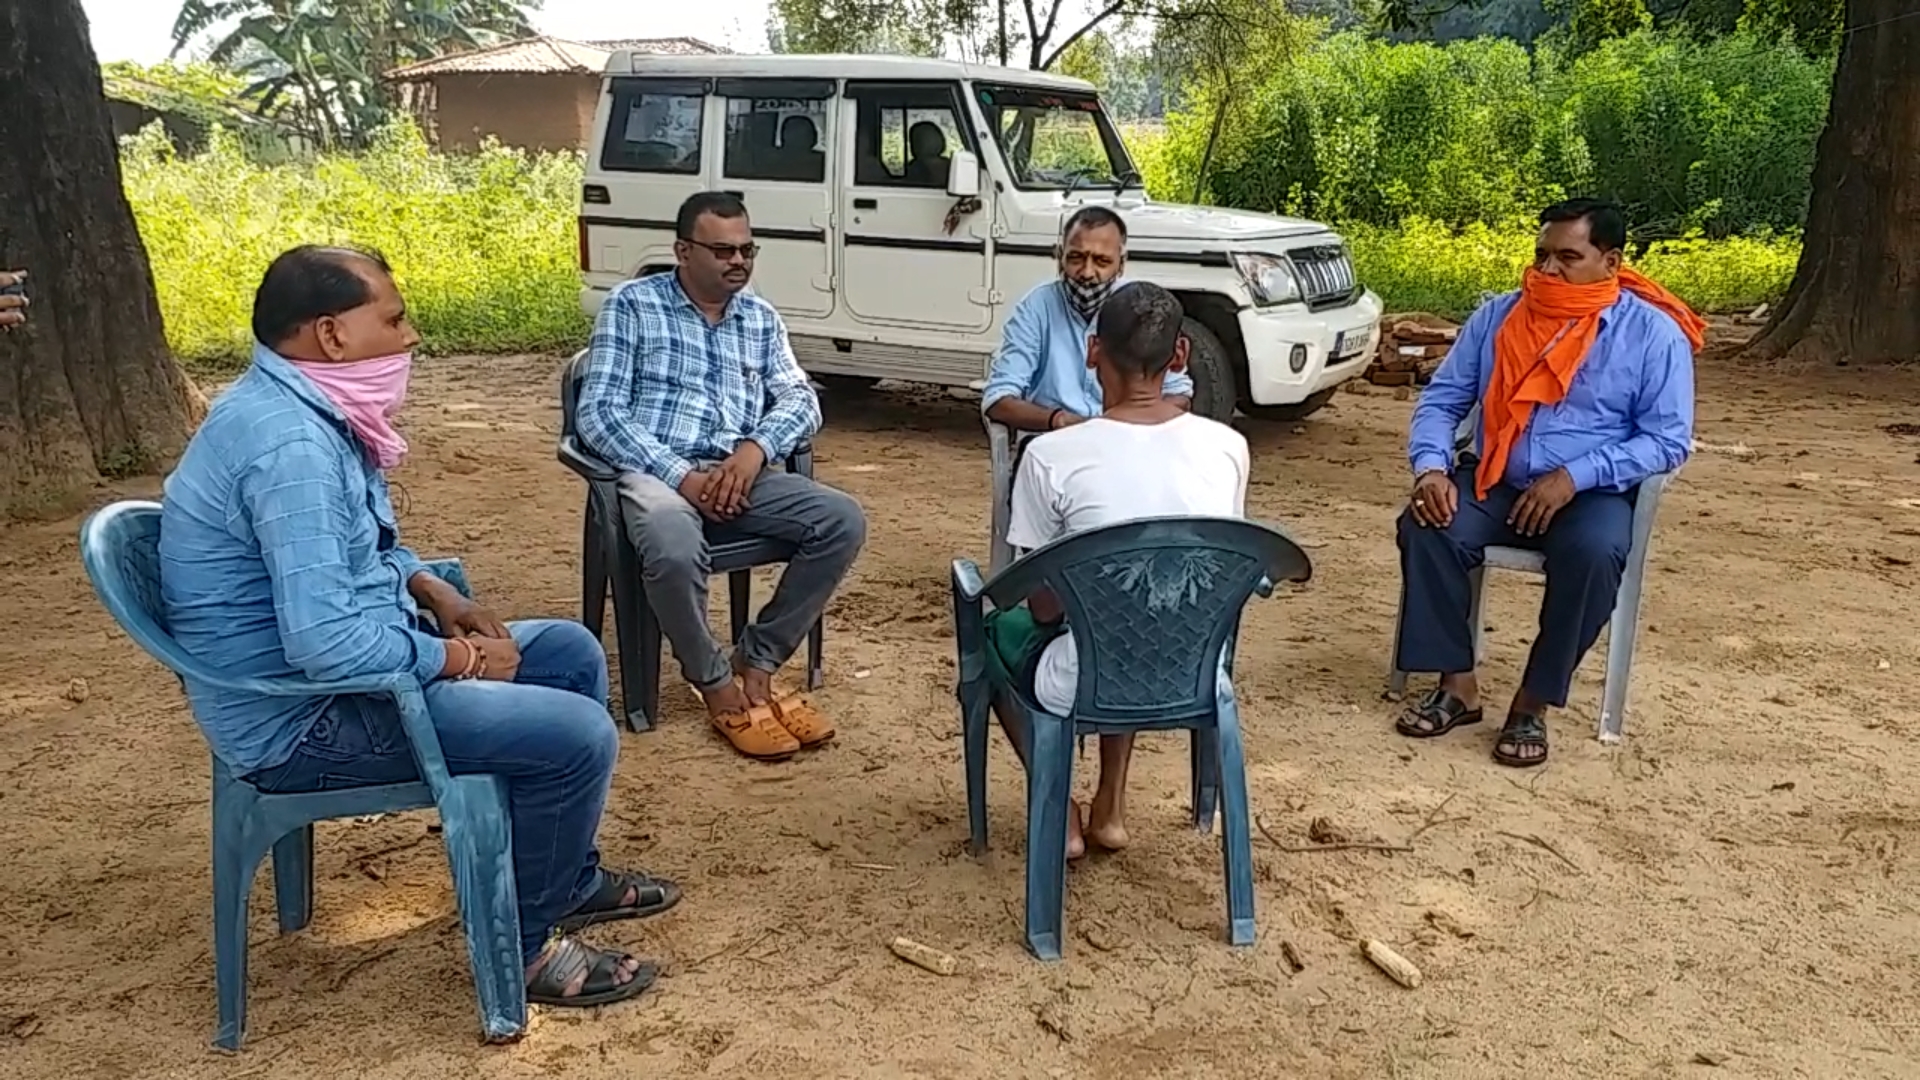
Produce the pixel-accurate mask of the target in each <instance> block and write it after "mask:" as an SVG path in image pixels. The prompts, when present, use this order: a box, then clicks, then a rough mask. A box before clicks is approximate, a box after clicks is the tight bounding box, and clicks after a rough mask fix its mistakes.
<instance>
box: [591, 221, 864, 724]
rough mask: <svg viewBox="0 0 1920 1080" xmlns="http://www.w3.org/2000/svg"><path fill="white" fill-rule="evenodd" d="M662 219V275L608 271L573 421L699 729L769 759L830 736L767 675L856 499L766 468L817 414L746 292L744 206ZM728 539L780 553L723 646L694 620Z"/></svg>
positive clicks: (809, 429) (851, 521) (825, 591)
mask: <svg viewBox="0 0 1920 1080" xmlns="http://www.w3.org/2000/svg"><path fill="white" fill-rule="evenodd" d="M676 235H677V240H676V241H675V243H674V254H675V256H676V258H677V259H678V261H679V266H678V268H677V269H676V270H675V271H674V272H673V273H663V274H653V275H650V276H648V277H643V278H639V279H637V280H634V281H629V282H626V283H625V284H623V285H621V286H620V287H618V288H616V289H614V290H613V293H612V294H611V295H610V296H608V297H607V300H606V303H605V305H604V306H603V307H602V308H601V309H600V319H599V323H598V325H596V326H595V327H594V331H593V339H592V341H591V342H590V343H589V344H588V346H587V359H586V365H585V372H584V377H583V378H582V381H581V387H580V401H579V406H578V407H579V414H578V415H577V416H576V417H575V422H576V423H577V425H578V427H579V434H580V438H581V440H582V441H584V442H585V443H586V444H587V445H588V446H589V447H591V448H592V449H593V450H594V452H595V453H597V454H599V455H600V456H601V457H602V458H603V459H605V460H606V461H607V462H608V463H609V464H611V465H613V466H614V467H615V468H616V469H619V470H620V472H621V477H620V498H621V500H622V508H621V517H622V519H623V520H624V521H625V523H626V527H627V533H628V536H629V537H630V538H631V540H632V542H633V545H634V548H635V550H637V551H638V552H639V553H640V566H641V571H640V573H641V579H642V583H643V585H644V587H645V588H646V592H647V603H648V605H649V606H651V607H652V608H653V612H654V615H655V616H656V617H657V618H658V619H659V621H660V630H661V633H663V634H664V635H665V636H666V638H667V640H668V641H670V642H672V643H673V654H674V656H676V657H678V658H679V660H680V669H681V672H682V673H683V674H684V675H685V676H686V679H687V681H688V682H690V683H692V684H693V685H694V687H695V688H696V689H698V690H699V691H700V696H701V697H702V698H703V699H704V700H705V701H706V704H707V713H708V715H709V716H710V717H711V719H712V721H713V725H714V727H715V729H717V730H718V731H719V732H720V733H721V734H722V735H723V736H725V737H726V739H727V741H728V742H730V743H732V744H733V746H734V748H735V749H736V750H738V751H739V752H740V753H742V754H744V755H746V756H748V757H752V758H758V759H763V760H780V759H783V758H788V757H791V756H793V755H794V754H795V753H797V752H798V751H799V750H800V749H801V748H803V747H813V746H818V745H820V744H821V743H824V742H826V741H827V740H828V739H831V738H832V737H833V733H834V729H833V725H832V723H831V722H829V721H828V720H827V718H826V717H825V716H824V715H822V714H821V712H820V711H819V710H818V709H817V708H815V707H814V706H813V705H811V704H809V703H808V702H807V701H806V700H805V699H804V698H803V697H802V696H801V695H799V694H797V693H781V692H777V691H775V689H774V687H773V675H774V673H775V672H776V671H778V670H779V669H780V667H781V666H782V665H784V664H785V663H786V662H787V660H788V659H790V658H791V657H792V656H793V654H794V652H795V650H797V649H798V648H799V646H800V643H801V641H802V640H804V639H805V637H806V634H807V631H808V629H809V628H811V627H812V626H813V624H814V623H815V621H817V620H818V619H819V618H820V613H821V612H822V611H824V610H826V606H827V601H828V600H829V599H830V598H831V597H832V596H833V593H834V590H835V589H837V588H839V586H840V582H841V580H842V579H843V578H845V577H846V575H847V571H848V570H849V569H850V568H851V567H852V566H853V560H854V557H855V556H856V555H858V554H859V552H860V547H861V545H862V544H864V543H865V542H866V536H867V521H866V515H865V514H864V513H862V512H861V510H860V505H859V504H858V503H856V502H854V501H853V499H852V498H851V497H849V496H848V495H846V494H845V493H844V492H840V491H836V490H834V489H833V488H830V487H826V486H824V485H822V484H818V483H815V482H814V481H813V480H811V479H809V478H807V477H804V476H798V475H795V474H793V473H789V472H787V471H786V470H784V469H779V468H771V469H770V468H768V467H767V465H768V463H769V462H777V461H779V460H781V459H783V458H785V457H786V456H787V455H788V454H790V453H792V452H793V450H794V448H795V447H797V446H799V445H800V443H801V442H802V441H804V440H806V439H808V438H811V437H812V436H813V434H814V433H815V432H816V431H818V430H819V429H820V400H819V398H818V397H816V396H815V394H814V392H813V384H812V383H811V382H809V381H808V379H807V375H806V373H805V372H803V371H801V370H800V365H799V363H798V362H796V361H795V360H794V356H793V348H792V346H791V345H790V344H789V343H788V341H787V328H786V324H785V323H784V322H782V321H781V319H780V314H779V312H777V311H775V310H774V308H773V305H772V304H769V303H767V302H766V301H765V300H762V299H761V298H759V297H758V296H755V295H753V294H752V293H750V292H747V291H746V288H747V282H748V281H749V280H750V279H751V278H752V276H753V260H754V256H755V255H757V254H758V253H759V248H758V247H757V246H756V245H755V244H754V242H753V229H752V227H751V225H750V223H749V222H748V220H747V208H746V206H745V205H744V204H743V203H742V202H741V201H740V200H739V198H737V197H735V196H733V195H729V194H726V193H724V192H717V191H710V192H703V193H700V194H697V195H694V196H693V197H691V198H689V199H688V200H687V201H686V202H685V203H683V204H682V205H681V207H680V213H679V217H678V220H677V221H676ZM742 538H768V539H776V540H782V541H786V542H789V543H792V544H793V545H794V546H795V554H794V557H793V559H792V560H791V561H790V562H789V563H788V564H787V568H786V571H785V572H784V573H783V574H782V575H781V577H780V585H779V587H778V588H777V589H776V590H775V591H774V594H773V599H772V600H771V601H770V602H769V603H768V604H767V606H766V607H765V608H762V609H761V611H760V616H759V618H758V619H757V620H755V621H754V622H753V623H751V624H749V625H748V626H747V628H746V630H745V631H744V632H743V633H742V634H741V637H740V640H739V641H736V642H733V643H732V648H731V650H730V653H731V655H729V650H728V649H727V648H726V647H725V646H723V645H722V643H720V642H718V641H716V640H714V637H713V632H712V631H711V630H709V629H708V627H707V577H708V566H709V564H708V558H707V552H708V545H709V544H710V543H724V542H727V541H730V540H736V539H742Z"/></svg>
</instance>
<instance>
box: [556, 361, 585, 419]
mask: <svg viewBox="0 0 1920 1080" xmlns="http://www.w3.org/2000/svg"><path fill="white" fill-rule="evenodd" d="M586 361H587V351H586V350H585V349H582V350H580V351H579V352H577V353H574V354H573V359H571V360H569V361H567V365H566V366H565V367H564V368H561V369H560V434H561V435H562V436H567V435H575V434H578V432H576V431H575V430H574V412H575V410H577V409H578V408H579V407H580V381H581V379H582V378H584V377H585V375H586V367H587V363H586Z"/></svg>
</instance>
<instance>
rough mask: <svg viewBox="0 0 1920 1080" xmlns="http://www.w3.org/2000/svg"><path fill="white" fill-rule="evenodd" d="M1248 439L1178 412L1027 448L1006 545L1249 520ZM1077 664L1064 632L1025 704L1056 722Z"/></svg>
mask: <svg viewBox="0 0 1920 1080" xmlns="http://www.w3.org/2000/svg"><path fill="white" fill-rule="evenodd" d="M1247 472H1248V456H1247V439H1246V436H1244V435H1241V434H1240V433H1239V432H1237V431H1235V430H1233V429H1232V428H1230V427H1228V426H1227V425H1225V424H1222V423H1219V422H1218V421H1214V420H1209V419H1207V418H1206V417H1203V416H1195V415H1193V414H1191V413H1183V414H1181V415H1180V416H1177V417H1175V418H1173V419H1172V420H1167V421H1164V422H1162V423H1158V424H1129V423H1126V422H1125V421H1121V420H1108V419H1106V418H1104V417H1095V418H1093V419H1091V420H1088V421H1086V422H1085V423H1081V424H1075V425H1073V426H1072V427H1066V428H1061V429H1060V430H1058V431H1050V432H1047V433H1045V434H1043V435H1039V436H1037V437H1035V438H1034V439H1032V440H1031V441H1029V442H1028V443H1027V445H1026V450H1025V451H1024V454H1023V456H1022V457H1021V460H1020V472H1019V474H1018V475H1017V476H1015V477H1014V480H1013V515H1012V517H1011V519H1010V520H1009V521H1008V523H1007V543H1009V544H1011V545H1012V546H1014V547H1016V548H1025V549H1027V550H1029V551H1030V550H1032V549H1034V548H1037V547H1041V546H1043V545H1045V544H1048V543H1051V542H1052V541H1054V540H1058V539H1060V538H1061V537H1063V536H1068V535H1071V534H1073V533H1077V532H1084V531H1086V530H1087V529H1097V528H1099V527H1101V526H1103V525H1117V524H1119V523H1120V522H1123V521H1133V520H1136V519H1138V518H1148V517H1168V516H1176V515H1193V516H1204V517H1245V516H1246V515H1247ZM1079 684H1080V656H1079V653H1077V652H1075V651H1074V646H1073V635H1072V633H1071V632H1068V633H1065V634H1062V635H1060V636H1059V637H1057V638H1055V639H1054V640H1053V641H1051V642H1049V643H1048V644H1047V648H1046V651H1045V652H1044V653H1042V654H1041V655H1040V662H1039V666H1038V667H1037V669H1036V670H1035V672H1034V678H1033V696H1034V699H1035V700H1037V701H1038V702H1039V703H1040V705H1041V707H1042V708H1044V709H1046V710H1047V711H1048V712H1050V713H1053V714H1054V715H1056V716H1065V715H1067V714H1068V713H1069V712H1070V711H1072V709H1073V697H1074V693H1075V691H1076V690H1077V689H1078V687H1079Z"/></svg>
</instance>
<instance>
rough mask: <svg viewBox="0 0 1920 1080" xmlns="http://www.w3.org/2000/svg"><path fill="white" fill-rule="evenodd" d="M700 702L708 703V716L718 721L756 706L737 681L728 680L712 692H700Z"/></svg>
mask: <svg viewBox="0 0 1920 1080" xmlns="http://www.w3.org/2000/svg"><path fill="white" fill-rule="evenodd" d="M700 700H702V701H704V702H706V703H707V715H708V716H711V717H713V718H715V719H716V720H717V719H719V718H720V717H722V716H728V715H732V714H735V713H744V712H746V711H747V710H748V709H751V708H753V704H754V703H753V699H752V698H749V697H748V696H747V692H746V690H745V689H743V688H742V687H741V685H740V683H739V681H738V680H736V679H728V680H727V681H726V682H724V683H721V684H720V685H719V686H716V687H714V688H713V689H711V690H702V691H700Z"/></svg>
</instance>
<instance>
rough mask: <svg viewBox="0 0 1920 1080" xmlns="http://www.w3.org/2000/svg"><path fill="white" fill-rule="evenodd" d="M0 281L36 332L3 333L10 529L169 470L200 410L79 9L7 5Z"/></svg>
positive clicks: (3, 443) (0, 38)
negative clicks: (23, 306)
mask: <svg viewBox="0 0 1920 1080" xmlns="http://www.w3.org/2000/svg"><path fill="white" fill-rule="evenodd" d="M0 102H4V103H5V104H4V106H0V148H3V149H0V268H4V269H9V270H12V269H23V270H26V271H27V272H28V277H27V289H28V293H29V295H30V296H31V298H32V301H33V303H32V306H31V307H30V308H29V309H28V312H27V316H28V322H27V324H26V325H25V326H21V327H18V328H16V329H14V330H13V331H12V332H11V333H0V519H5V518H11V517H23V516H25V517H41V516H51V515H57V514H60V513H64V512H67V511H69V510H71V509H73V508H75V507H76V506H77V505H79V504H80V503H81V502H82V501H83V500H84V499H85V498H86V496H87V495H88V494H89V492H90V490H91V488H92V487H93V485H95V484H96V483H98V482H99V481H100V480H101V478H103V477H118V476H125V475H129V474H134V473H142V472H150V471H154V470H156V469H159V468H163V467H165V466H167V465H169V464H171V463H172V461H173V460H174V459H175V458H176V457H177V456H178V455H179V453H180V450H181V449H182V447H184V446H185V445H186V440H187V436H188V434H189V432H190V430H191V428H192V425H193V423H194V421H195V420H196V419H197V415H196V414H197V412H198V410H199V407H200V402H199V397H198V394H197V393H196V392H195V391H194V389H193V387H192V384H191V383H190V382H188V380H187V378H186V375H185V374H184V373H183V372H181V370H180V368H179V366H178V365H177V364H176V363H175V362H174V359H173V355H172V354H171V353H170V352H169V351H168V350H167V342H166V337H165V335H164V333H163V332H162V328H161V323H160V305H159V302H158V301H157V300H156V299H155V298H154V292H153V273H152V271H151V270H150V269H149V267H148V265H147V249H146V245H145V244H144V243H142V242H141V239H140V233H139V232H138V230H136V229H135V228H134V222H133V211H132V210H131V209H130V208H129V207H128V205H127V197H126V192H125V191H124V190H122V188H121V180H120V158H119V153H118V147H117V146H116V145H115V144H114V139H113V129H112V123H111V121H110V119H109V117H108V113H107V101H106V94H105V91H104V89H103V88H102V86H101V81H100V65H99V63H98V61H97V60H96V59H95V58H94V55H93V46H92V45H91V44H90V43H89V41H88V39H87V22H86V17H85V16H84V15H83V14H82V13H81V11H80V0H0Z"/></svg>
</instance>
